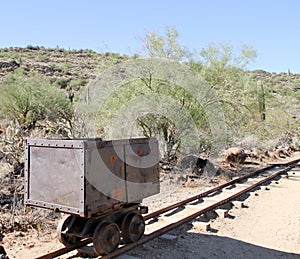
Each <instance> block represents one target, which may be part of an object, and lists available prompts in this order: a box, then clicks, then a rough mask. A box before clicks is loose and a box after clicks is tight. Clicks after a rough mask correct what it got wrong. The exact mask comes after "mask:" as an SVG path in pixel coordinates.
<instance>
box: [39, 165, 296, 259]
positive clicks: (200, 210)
mask: <svg viewBox="0 0 300 259" xmlns="http://www.w3.org/2000/svg"><path fill="white" fill-rule="evenodd" d="M299 162H300V159H297V160H293V161H290V162H286V163H281V164H273V165H270V166H267V167H264V168H261V169H259V170H256V171H254V172H252V173H249V174H246V175H244V176H241V177H238V178H235V179H233V180H231V181H229V182H226V183H224V184H221V185H219V186H216V187H214V188H212V189H209V190H207V191H205V192H202V193H199V194H197V195H195V196H193V197H190V198H187V199H185V200H183V201H180V202H177V203H174V204H172V205H170V206H167V207H165V208H162V209H159V210H157V211H154V212H152V213H149V214H147V215H145V216H144V219H145V222H146V231H145V234H144V236H143V237H142V238H141V239H140V240H138V241H136V242H134V243H130V244H126V245H122V244H121V245H120V246H119V248H118V249H117V250H115V251H114V252H113V253H111V254H109V255H104V256H100V257H98V258H102V259H109V258H114V257H116V256H118V255H121V254H124V253H126V252H128V251H130V250H132V249H133V248H135V247H137V246H140V245H142V244H145V243H147V242H149V241H150V240H152V239H155V238H157V237H159V236H161V235H163V234H165V233H167V232H169V231H171V230H173V229H175V228H177V227H179V226H180V225H182V224H184V223H186V222H189V221H191V220H193V219H196V218H197V217H199V216H203V215H205V214H206V213H208V212H210V211H216V210H217V211H218V213H223V215H226V213H227V212H228V211H227V210H222V209H218V208H220V207H222V206H224V205H226V204H229V203H230V202H231V201H239V200H240V203H241V206H242V201H241V200H242V198H241V197H242V196H244V195H246V194H249V192H251V191H253V190H255V189H257V188H259V187H260V186H262V185H267V184H269V183H270V182H271V181H272V180H274V179H276V178H277V177H280V176H281V175H284V174H287V172H288V171H290V170H291V169H292V168H294V167H296V166H299ZM91 242H92V239H84V240H82V241H81V242H79V243H77V244H76V245H74V246H70V247H67V248H62V249H59V250H56V251H53V252H51V253H49V254H46V255H43V256H41V257H38V259H48V258H55V257H58V256H61V255H63V254H66V253H68V252H70V251H73V250H75V249H79V248H82V247H84V246H86V245H88V244H89V243H91Z"/></svg>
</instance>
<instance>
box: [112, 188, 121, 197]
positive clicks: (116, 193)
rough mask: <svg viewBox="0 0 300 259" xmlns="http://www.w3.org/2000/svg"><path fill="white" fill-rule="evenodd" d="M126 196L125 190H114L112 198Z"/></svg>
mask: <svg viewBox="0 0 300 259" xmlns="http://www.w3.org/2000/svg"><path fill="white" fill-rule="evenodd" d="M123 195H124V189H114V190H112V191H111V196H112V197H121V196H123Z"/></svg>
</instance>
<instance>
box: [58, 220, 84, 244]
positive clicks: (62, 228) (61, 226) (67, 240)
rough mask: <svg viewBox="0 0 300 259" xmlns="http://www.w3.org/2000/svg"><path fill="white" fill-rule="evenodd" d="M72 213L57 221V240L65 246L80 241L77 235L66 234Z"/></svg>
mask: <svg viewBox="0 0 300 259" xmlns="http://www.w3.org/2000/svg"><path fill="white" fill-rule="evenodd" d="M72 217H73V216H72V215H65V216H64V217H63V218H62V219H61V220H60V221H59V223H58V226H57V235H58V240H59V241H60V242H61V243H63V244H64V245H65V246H66V247H69V246H72V245H74V244H76V243H78V242H79V241H80V238H79V237H76V236H71V235H68V234H66V231H68V230H69V229H68V227H69V224H70V222H71V220H72Z"/></svg>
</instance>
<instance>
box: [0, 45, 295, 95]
mask: <svg viewBox="0 0 300 259" xmlns="http://www.w3.org/2000/svg"><path fill="white" fill-rule="evenodd" d="M128 58H129V57H128V56H121V55H120V54H116V53H97V52H95V51H93V50H88V49H85V50H66V49H61V48H45V47H39V46H27V47H26V48H19V47H15V48H13V47H10V48H2V49H0V80H2V78H3V77H4V76H6V75H7V74H9V73H11V72H13V71H14V70H15V69H17V68H22V69H23V70H25V71H26V72H30V71H36V72H38V73H40V74H43V75H45V76H47V77H50V78H51V79H52V80H53V82H57V84H58V85H60V86H61V88H68V87H69V88H70V87H71V88H73V90H78V88H80V86H83V85H85V84H86V83H87V82H88V81H89V80H90V79H92V78H94V77H95V76H96V75H97V72H98V71H99V70H100V69H101V68H103V67H105V65H107V64H108V63H110V64H112V63H114V62H120V61H121V60H125V59H128ZM246 73H247V74H248V75H250V76H251V77H252V78H253V79H254V80H255V81H262V83H263V84H264V85H266V86H270V87H275V88H281V89H289V90H290V91H293V92H297V91H300V74H293V73H290V72H289V71H288V72H283V73H270V72H266V71H263V70H255V71H247V72H246ZM274 91H275V93H276V89H274Z"/></svg>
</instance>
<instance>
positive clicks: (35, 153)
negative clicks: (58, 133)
mask: <svg viewBox="0 0 300 259" xmlns="http://www.w3.org/2000/svg"><path fill="white" fill-rule="evenodd" d="M158 163H159V150H158V142H157V140H156V139H154V138H139V139H125V140H111V141H102V140H101V139H76V140H55V139H51V140H50V139H28V140H27V143H26V150H25V204H26V205H29V206H34V207H41V208H46V209H52V210H54V211H57V212H64V213H65V216H64V217H63V219H62V220H61V221H60V223H59V225H58V237H59V240H60V241H61V242H62V243H63V244H64V245H65V246H70V245H73V244H75V243H77V242H79V241H80V240H82V239H83V238H86V237H92V238H93V244H94V248H95V250H96V251H97V253H99V254H108V253H111V252H112V251H114V250H115V249H116V248H117V247H118V245H119V243H120V240H122V242H123V243H129V242H134V241H137V240H138V239H140V238H141V237H142V235H143V233H144V229H145V222H144V219H143V217H142V215H141V214H143V213H147V211H148V209H147V207H145V206H142V205H141V202H142V199H143V198H146V197H149V196H151V195H154V194H157V193H159V164H158Z"/></svg>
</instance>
